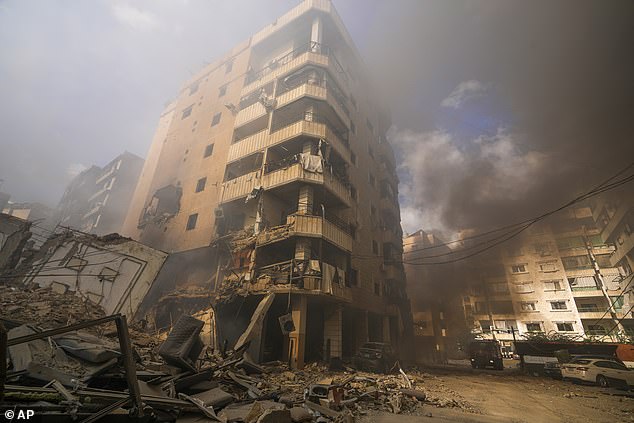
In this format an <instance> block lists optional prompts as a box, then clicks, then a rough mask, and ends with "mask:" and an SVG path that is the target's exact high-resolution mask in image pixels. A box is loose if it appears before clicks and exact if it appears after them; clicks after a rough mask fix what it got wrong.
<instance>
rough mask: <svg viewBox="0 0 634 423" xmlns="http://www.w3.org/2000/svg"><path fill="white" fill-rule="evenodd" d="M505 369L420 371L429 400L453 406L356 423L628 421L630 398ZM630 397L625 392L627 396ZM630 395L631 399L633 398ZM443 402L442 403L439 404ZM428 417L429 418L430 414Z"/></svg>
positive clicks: (632, 412) (633, 415) (633, 406)
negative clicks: (442, 400)
mask: <svg viewBox="0 0 634 423" xmlns="http://www.w3.org/2000/svg"><path fill="white" fill-rule="evenodd" d="M513 363H517V361H515V362H512V361H511V360H509V361H506V360H505V366H507V367H506V369H505V370H504V371H502V372H498V371H495V370H473V369H471V368H467V367H466V366H457V365H453V366H451V365H450V366H443V367H435V368H425V369H421V370H422V371H423V375H424V376H423V378H422V383H421V380H420V379H419V380H418V383H419V384H420V385H419V386H420V387H422V388H423V389H424V390H425V391H426V392H427V393H428V396H430V397H432V398H433V397H440V398H445V399H451V398H452V397H453V399H454V400H455V402H453V403H452V406H448V407H438V406H434V405H430V404H427V403H425V404H423V405H422V406H421V407H419V409H418V410H417V411H416V413H415V415H408V416H402V415H395V414H389V413H384V414H381V413H378V414H372V415H368V416H365V417H364V418H362V419H360V421H361V422H368V423H369V422H376V423H391V422H399V423H410V422H412V423H413V422H427V421H429V422H432V421H433V422H516V423H520V422H606V423H607V422H632V421H634V398H632V397H628V396H626V395H624V394H625V392H623V391H617V390H611V389H602V388H599V387H595V386H585V385H578V384H572V383H569V382H562V381H559V380H553V379H550V378H544V377H535V376H529V375H525V374H521V373H520V372H519V370H518V369H517V368H511V367H510V366H513ZM632 394H634V393H632V392H630V395H632ZM632 396H634V395H632ZM441 403H442V402H441ZM430 414H431V417H429V415H430Z"/></svg>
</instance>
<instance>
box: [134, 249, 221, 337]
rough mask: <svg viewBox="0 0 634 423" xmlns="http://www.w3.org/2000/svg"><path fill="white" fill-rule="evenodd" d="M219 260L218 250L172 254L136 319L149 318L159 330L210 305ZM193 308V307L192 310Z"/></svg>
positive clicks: (199, 250) (149, 291)
mask: <svg viewBox="0 0 634 423" xmlns="http://www.w3.org/2000/svg"><path fill="white" fill-rule="evenodd" d="M217 268H218V257H217V253H216V248H215V247H202V248H196V249H193V250H188V251H182V252H177V253H171V254H170V255H169V257H167V259H166V260H165V264H164V265H163V267H162V268H161V271H160V272H159V274H158V275H157V277H156V280H155V281H154V284H153V285H152V287H151V288H150V289H149V290H148V292H147V295H146V296H145V298H144V299H143V301H142V303H141V304H140V306H139V309H138V312H137V314H136V316H135V318H136V319H143V318H147V319H149V320H152V321H154V323H155V325H156V326H157V327H159V328H160V327H167V326H169V325H170V322H176V321H177V320H178V318H179V317H180V316H181V315H182V314H184V313H186V312H192V311H195V310H188V308H196V307H193V306H197V305H200V307H198V309H199V310H200V309H202V308H205V306H209V304H210V303H209V295H210V292H211V289H212V288H213V286H214V283H215V274H216V270H217ZM188 304H189V305H192V307H188Z"/></svg>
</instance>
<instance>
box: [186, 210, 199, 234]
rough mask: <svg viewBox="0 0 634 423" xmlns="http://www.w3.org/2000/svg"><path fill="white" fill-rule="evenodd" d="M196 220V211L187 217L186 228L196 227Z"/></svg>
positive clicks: (189, 229)
mask: <svg viewBox="0 0 634 423" xmlns="http://www.w3.org/2000/svg"><path fill="white" fill-rule="evenodd" d="M197 220H198V213H194V214H190V215H189V217H188V218H187V230H188V231H191V230H192V229H194V228H195V227H196V221H197Z"/></svg>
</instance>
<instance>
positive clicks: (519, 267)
mask: <svg viewBox="0 0 634 423" xmlns="http://www.w3.org/2000/svg"><path fill="white" fill-rule="evenodd" d="M511 272H512V273H526V265H525V264H514V265H513V266H511Z"/></svg>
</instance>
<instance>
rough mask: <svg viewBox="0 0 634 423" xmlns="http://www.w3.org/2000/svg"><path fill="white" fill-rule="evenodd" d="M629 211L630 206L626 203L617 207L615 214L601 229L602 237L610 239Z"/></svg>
mask: <svg viewBox="0 0 634 423" xmlns="http://www.w3.org/2000/svg"><path fill="white" fill-rule="evenodd" d="M627 211H628V207H627V206H626V205H625V204H621V206H620V207H618V208H617V209H616V211H615V212H614V215H613V216H612V217H611V218H610V221H609V222H608V224H607V225H606V226H605V228H603V230H602V231H601V238H602V239H608V238H610V236H611V235H612V233H613V232H614V230H615V229H616V227H617V226H618V225H619V224H620V223H621V221H622V220H623V217H624V216H625V214H626V213H627Z"/></svg>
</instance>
